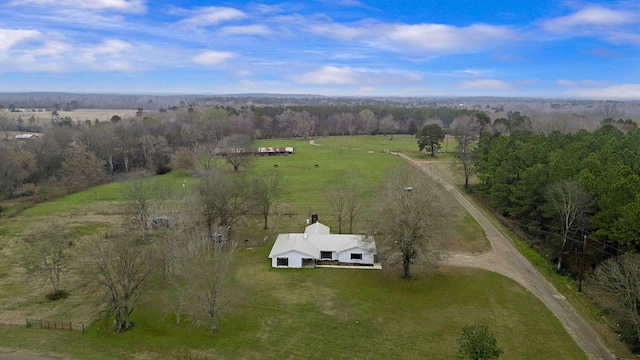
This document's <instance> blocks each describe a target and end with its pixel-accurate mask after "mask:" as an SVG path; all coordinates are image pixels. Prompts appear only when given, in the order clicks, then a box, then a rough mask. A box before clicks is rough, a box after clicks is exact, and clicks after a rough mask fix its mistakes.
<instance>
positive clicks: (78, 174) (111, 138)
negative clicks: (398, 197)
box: [0, 106, 477, 198]
mask: <svg viewBox="0 0 640 360" xmlns="http://www.w3.org/2000/svg"><path fill="white" fill-rule="evenodd" d="M474 113H477V112H476V111H469V110H464V109H455V108H449V107H440V108H414V109H412V108H400V107H364V106H316V107H313V106H293V107H270V106H266V107H255V106H248V107H240V108H236V107H231V106H228V107H222V106H216V107H197V106H185V107H184V108H178V107H175V108H173V109H168V110H167V109H161V110H159V111H156V112H152V111H148V110H146V111H143V109H141V108H140V109H139V111H138V112H137V114H136V116H133V117H131V118H124V119H123V118H121V117H119V116H113V117H112V118H111V119H110V121H102V122H100V121H97V120H96V121H90V120H86V121H84V122H79V121H74V120H72V119H66V118H65V119H60V118H58V117H56V116H52V117H51V119H50V120H49V121H47V122H46V123H42V122H41V121H40V120H37V119H36V120H33V121H30V122H29V123H24V122H23V123H20V122H19V121H18V120H16V119H11V118H8V117H7V116H4V115H2V114H0V131H2V132H3V133H4V134H3V135H4V140H10V139H9V137H10V136H9V132H10V131H19V130H42V131H43V133H42V134H40V138H39V139H37V140H34V141H0V149H1V150H2V151H0V169H2V170H0V171H1V172H2V173H1V174H0V182H1V184H0V185H1V188H2V195H3V196H4V197H5V198H12V197H14V196H16V195H22V196H30V195H33V194H35V193H37V194H39V195H42V197H43V198H51V197H54V196H57V195H60V194H64V193H71V192H74V191H78V190H81V189H85V188H87V187H90V186H93V185H96V184H98V183H101V182H104V181H109V180H110V176H111V175H117V174H123V173H128V172H130V171H132V169H136V168H143V169H148V170H151V171H154V172H156V173H158V174H160V173H165V172H168V171H170V170H171V169H172V168H177V167H180V166H185V164H184V163H185V162H187V163H188V162H189V160H188V158H192V157H194V156H198V154H199V153H200V154H201V153H203V152H207V151H208V152H212V151H214V150H215V149H221V148H222V149H224V148H242V147H248V146H251V143H252V141H253V140H254V139H258V138H287V137H303V138H306V137H310V136H319V135H357V134H367V135H375V134H384V135H389V136H391V137H392V136H393V134H396V133H411V134H413V133H415V132H417V130H418V129H419V128H420V127H422V126H423V125H424V124H425V123H437V124H441V125H442V126H446V125H447V124H450V123H451V122H453V120H454V119H455V118H456V117H459V116H463V115H464V114H474ZM227 154H228V155H229V156H228V157H227V160H228V161H229V163H231V164H232V165H233V166H234V170H236V171H237V170H238V169H239V167H240V166H243V165H244V164H243V162H244V161H245V157H243V156H240V155H241V154H237V153H236V154H235V155H236V156H233V155H234V152H227ZM186 166H189V164H187V165H186Z"/></svg>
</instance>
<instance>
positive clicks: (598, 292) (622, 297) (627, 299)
mask: <svg viewBox="0 0 640 360" xmlns="http://www.w3.org/2000/svg"><path fill="white" fill-rule="evenodd" d="M592 293H593V295H594V296H595V298H596V302H598V303H600V304H601V305H603V306H604V307H606V308H608V309H610V310H613V312H614V314H615V315H617V316H618V317H619V319H620V320H621V321H623V322H630V323H631V324H632V326H633V330H634V334H633V335H634V336H633V341H632V343H633V344H634V346H633V347H634V348H636V349H637V348H638V346H640V312H639V311H640V308H639V307H638V304H640V255H638V254H632V253H627V254H623V255H621V256H620V257H619V258H617V259H615V258H611V259H608V260H606V261H604V262H603V263H601V264H600V265H599V266H598V267H597V268H596V271H595V272H594V274H593V283H592Z"/></svg>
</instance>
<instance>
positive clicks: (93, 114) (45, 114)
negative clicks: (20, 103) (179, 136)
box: [0, 109, 137, 122]
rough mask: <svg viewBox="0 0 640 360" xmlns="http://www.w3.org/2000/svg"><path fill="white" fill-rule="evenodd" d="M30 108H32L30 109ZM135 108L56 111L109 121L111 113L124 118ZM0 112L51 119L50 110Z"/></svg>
mask: <svg viewBox="0 0 640 360" xmlns="http://www.w3.org/2000/svg"><path fill="white" fill-rule="evenodd" d="M31 110H32V109H31ZM136 111H137V110H122V109H76V110H73V111H63V110H60V111H58V117H59V118H61V119H62V118H65V117H70V118H71V119H73V120H74V121H78V122H84V121H85V120H91V122H93V121H95V120H96V119H98V121H109V120H111V117H112V116H113V115H118V116H120V117H121V118H123V119H125V118H128V117H133V116H135V115H136ZM0 114H2V115H4V116H6V117H9V118H12V119H18V118H22V120H24V121H25V122H26V121H27V120H29V118H30V117H32V116H33V117H35V118H36V119H38V120H39V121H41V122H48V121H50V120H51V111H45V110H42V111H39V110H38V111H30V109H22V111H21V112H10V111H9V110H7V109H4V110H0Z"/></svg>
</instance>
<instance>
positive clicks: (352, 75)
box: [293, 66, 422, 85]
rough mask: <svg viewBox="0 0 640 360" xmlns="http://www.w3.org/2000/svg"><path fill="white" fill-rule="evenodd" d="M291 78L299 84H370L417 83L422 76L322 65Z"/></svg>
mask: <svg viewBox="0 0 640 360" xmlns="http://www.w3.org/2000/svg"><path fill="white" fill-rule="evenodd" d="M293 80H294V81H295V82H297V83H299V84H314V85H330V84H332V85H371V84H406V83H417V82H420V81H421V80H422V77H421V76H420V75H418V74H413V73H399V72H396V71H379V70H371V69H359V68H351V67H349V66H342V67H337V66H323V67H321V68H320V69H318V70H315V71H311V72H308V73H305V74H302V75H299V76H295V77H294V78H293Z"/></svg>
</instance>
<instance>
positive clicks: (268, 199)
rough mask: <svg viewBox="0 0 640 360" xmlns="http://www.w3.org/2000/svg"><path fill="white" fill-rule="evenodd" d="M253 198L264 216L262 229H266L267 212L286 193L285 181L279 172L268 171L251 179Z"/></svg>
mask: <svg viewBox="0 0 640 360" xmlns="http://www.w3.org/2000/svg"><path fill="white" fill-rule="evenodd" d="M252 189H253V196H252V197H253V199H254V201H255V203H256V205H257V207H258V210H259V212H260V215H262V217H263V218H264V229H265V230H266V229H268V228H269V225H268V220H269V214H271V213H272V212H273V210H274V209H275V208H276V207H277V206H278V205H279V204H280V201H282V196H283V195H284V194H285V193H286V183H285V179H284V177H283V176H282V173H279V172H273V171H272V172H269V173H267V174H261V175H258V176H257V177H256V178H255V179H253V188H252Z"/></svg>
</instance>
